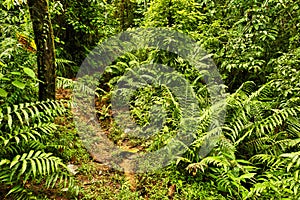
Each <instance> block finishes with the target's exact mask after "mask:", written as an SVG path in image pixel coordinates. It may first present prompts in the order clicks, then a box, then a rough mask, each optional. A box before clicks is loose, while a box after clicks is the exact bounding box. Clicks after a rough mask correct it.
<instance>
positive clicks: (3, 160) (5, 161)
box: [0, 159, 10, 166]
mask: <svg viewBox="0 0 300 200" xmlns="http://www.w3.org/2000/svg"><path fill="white" fill-rule="evenodd" d="M8 163H10V160H8V159H2V160H1V161H0V166H1V165H5V164H8Z"/></svg>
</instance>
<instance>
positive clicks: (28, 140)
mask: <svg viewBox="0 0 300 200" xmlns="http://www.w3.org/2000/svg"><path fill="white" fill-rule="evenodd" d="M65 112H66V108H65V104H64V103H63V102H58V101H46V102H36V103H24V104H19V105H14V106H12V107H9V106H5V107H2V108H1V112H0V122H1V124H0V145H1V146H2V149H1V153H0V165H1V170H0V179H1V184H2V185H4V187H7V189H9V191H8V193H7V195H12V196H14V198H15V199H25V198H29V199H30V198H33V197H34V193H32V190H33V189H34V187H33V186H34V185H39V184H40V183H42V184H45V186H46V187H47V188H49V187H54V186H56V184H57V183H58V181H62V180H64V185H65V187H66V185H67V184H68V185H69V186H71V185H72V179H70V176H69V175H68V170H67V168H66V166H65V164H64V163H63V161H62V160H61V158H59V157H56V156H53V155H52V153H51V152H47V151H48V149H49V148H50V147H51V146H52V145H51V142H50V141H49V138H51V136H52V135H53V134H54V132H55V130H56V125H55V124H54V123H53V120H54V118H55V117H56V116H59V115H62V114H64V113H65Z"/></svg>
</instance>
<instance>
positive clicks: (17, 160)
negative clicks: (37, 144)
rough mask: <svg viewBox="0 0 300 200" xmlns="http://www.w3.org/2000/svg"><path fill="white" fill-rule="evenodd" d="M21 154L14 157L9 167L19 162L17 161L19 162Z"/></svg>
mask: <svg viewBox="0 0 300 200" xmlns="http://www.w3.org/2000/svg"><path fill="white" fill-rule="evenodd" d="M20 157H21V156H20V155H17V156H16V157H14V159H13V160H12V161H11V163H10V166H9V168H12V167H13V166H14V165H15V164H17V162H19V158H20Z"/></svg>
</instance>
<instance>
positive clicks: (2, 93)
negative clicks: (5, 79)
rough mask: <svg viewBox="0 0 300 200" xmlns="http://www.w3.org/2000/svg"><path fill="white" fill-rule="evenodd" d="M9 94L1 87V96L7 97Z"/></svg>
mask: <svg viewBox="0 0 300 200" xmlns="http://www.w3.org/2000/svg"><path fill="white" fill-rule="evenodd" d="M7 94H8V93H7V92H6V91H5V90H3V89H2V88H0V97H6V96H7Z"/></svg>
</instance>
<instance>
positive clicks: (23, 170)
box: [21, 160, 27, 174]
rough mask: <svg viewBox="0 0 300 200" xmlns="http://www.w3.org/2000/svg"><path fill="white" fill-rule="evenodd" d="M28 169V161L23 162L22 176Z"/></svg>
mask: <svg viewBox="0 0 300 200" xmlns="http://www.w3.org/2000/svg"><path fill="white" fill-rule="evenodd" d="M26 169H27V160H23V164H22V169H21V174H23V173H24V172H25V171H26Z"/></svg>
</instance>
